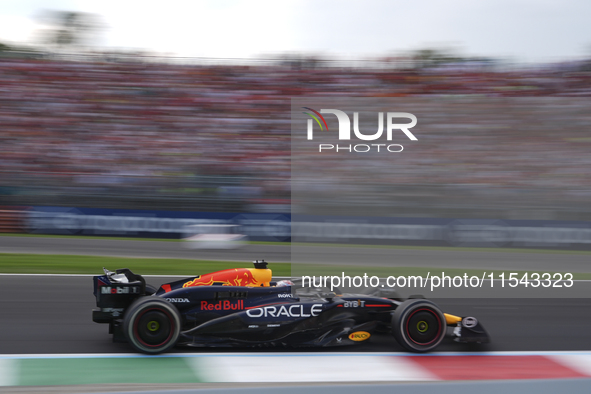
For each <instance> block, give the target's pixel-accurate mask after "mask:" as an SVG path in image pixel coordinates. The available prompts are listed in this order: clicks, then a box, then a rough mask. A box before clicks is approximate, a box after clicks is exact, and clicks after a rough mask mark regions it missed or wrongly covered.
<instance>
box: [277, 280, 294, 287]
mask: <svg viewBox="0 0 591 394" xmlns="http://www.w3.org/2000/svg"><path fill="white" fill-rule="evenodd" d="M285 286H293V282H292V281H291V280H280V281H279V282H277V287H285Z"/></svg>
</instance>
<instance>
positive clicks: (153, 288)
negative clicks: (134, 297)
mask: <svg viewBox="0 0 591 394" xmlns="http://www.w3.org/2000/svg"><path fill="white" fill-rule="evenodd" d="M157 291H158V289H157V288H156V286H152V285H146V291H145V293H146V295H148V296H150V295H152V294H156V292H157Z"/></svg>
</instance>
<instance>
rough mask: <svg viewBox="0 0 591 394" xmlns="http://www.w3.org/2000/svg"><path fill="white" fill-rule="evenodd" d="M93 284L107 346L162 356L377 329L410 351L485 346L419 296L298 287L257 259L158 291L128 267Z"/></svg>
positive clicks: (350, 336)
mask: <svg viewBox="0 0 591 394" xmlns="http://www.w3.org/2000/svg"><path fill="white" fill-rule="evenodd" d="M93 280H94V295H95V297H96V303H97V306H98V308H99V309H98V310H94V311H93V314H92V318H93V320H94V321H95V322H97V323H107V324H109V332H110V333H111V334H113V340H114V341H117V342H128V343H129V344H130V345H131V346H132V347H133V348H134V349H135V350H137V351H140V352H144V353H151V354H156V353H162V352H165V351H167V350H169V349H170V348H172V347H173V346H175V345H179V346H197V347H208V346H209V347H230V346H237V347H250V346H257V347H266V346H268V347H279V346H282V347H326V346H342V345H353V344H359V343H362V342H364V341H366V340H368V339H370V338H371V336H372V335H374V334H375V333H379V332H390V333H391V334H392V335H393V336H394V338H396V340H397V341H398V343H400V345H402V346H403V347H404V348H405V349H406V350H409V351H412V352H426V351H430V350H432V349H434V348H436V347H437V346H438V345H439V344H440V342H441V341H442V340H443V338H444V337H445V336H446V335H447V334H448V331H449V334H450V335H452V336H453V337H454V339H455V341H457V342H465V343H486V342H488V334H487V333H486V331H485V330H484V328H483V327H482V326H481V324H480V323H479V322H478V320H476V318H474V317H459V316H454V315H450V314H446V313H442V312H441V310H440V309H439V308H438V307H437V305H435V304H434V303H433V302H431V301H428V300H426V299H421V298H413V299H408V300H402V299H399V298H397V297H391V298H385V297H383V296H379V295H371V294H370V295H367V294H346V293H343V294H337V293H338V292H328V291H324V290H323V289H311V288H301V287H300V288H298V286H297V285H295V284H294V283H293V282H291V281H280V282H273V281H272V273H271V270H270V269H268V268H267V263H266V262H264V261H255V263H254V268H236V269H229V270H223V271H218V272H214V273H210V274H205V275H199V276H196V277H191V278H187V279H184V280H179V281H175V282H171V283H167V284H163V285H162V286H160V288H158V289H155V288H153V287H152V286H150V285H146V281H145V279H144V278H143V277H142V276H141V275H136V274H134V273H133V272H131V271H130V270H129V269H119V270H117V271H116V272H111V271H108V270H106V269H105V274H104V275H101V276H95V277H94V278H93ZM448 327H449V330H448Z"/></svg>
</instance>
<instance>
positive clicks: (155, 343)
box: [123, 296, 181, 354]
mask: <svg viewBox="0 0 591 394" xmlns="http://www.w3.org/2000/svg"><path fill="white" fill-rule="evenodd" d="M180 331H181V315H180V313H179V311H178V309H177V308H176V307H175V306H174V305H173V304H171V303H170V302H168V301H166V300H164V299H162V298H160V297H157V296H144V297H140V298H138V299H137V300H135V301H134V302H133V303H132V304H131V305H130V306H129V308H128V309H127V311H126V312H125V315H124V317H123V332H124V334H125V338H126V339H127V341H128V342H129V344H130V345H131V346H132V347H133V348H134V349H135V350H137V351H140V352H143V353H148V354H157V353H162V352H165V351H167V350H169V349H171V348H172V347H173V346H174V345H175V344H176V342H177V340H178V338H179V334H180Z"/></svg>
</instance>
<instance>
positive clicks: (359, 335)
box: [349, 331, 371, 342]
mask: <svg viewBox="0 0 591 394" xmlns="http://www.w3.org/2000/svg"><path fill="white" fill-rule="evenodd" d="M369 337H371V334H370V333H369V332H367V331H355V332H353V333H351V334H349V339H350V340H352V341H355V342H361V341H365V340H368V339H369Z"/></svg>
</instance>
